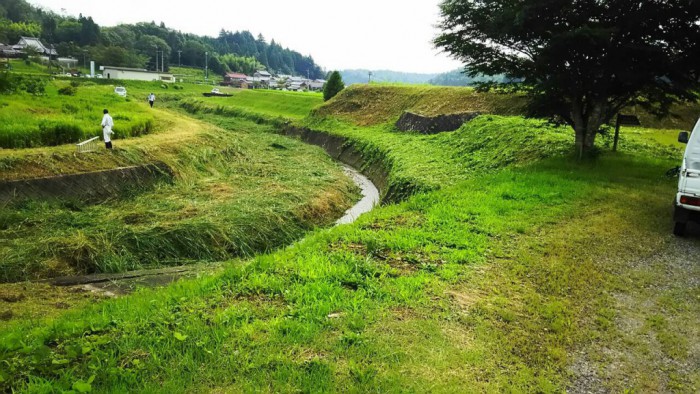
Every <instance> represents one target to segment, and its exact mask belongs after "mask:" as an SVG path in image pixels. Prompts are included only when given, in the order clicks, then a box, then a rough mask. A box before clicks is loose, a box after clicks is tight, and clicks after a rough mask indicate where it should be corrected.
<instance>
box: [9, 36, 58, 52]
mask: <svg viewBox="0 0 700 394" xmlns="http://www.w3.org/2000/svg"><path fill="white" fill-rule="evenodd" d="M27 48H32V49H34V50H35V51H36V52H37V53H38V54H39V55H43V56H58V52H56V50H55V49H53V48H48V47H46V46H45V45H44V44H43V43H42V42H41V40H39V39H38V38H36V37H21V38H20V39H19V42H18V43H17V44H15V45H13V46H12V49H14V50H16V51H22V52H23V51H25V50H26V49H27Z"/></svg>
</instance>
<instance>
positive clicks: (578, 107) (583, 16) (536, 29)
mask: <svg viewBox="0 0 700 394" xmlns="http://www.w3.org/2000/svg"><path fill="white" fill-rule="evenodd" d="M440 10H441V23H440V28H441V30H442V34H441V35H440V36H438V37H437V38H436V39H435V44H436V46H437V47H438V48H441V49H443V50H444V51H446V52H447V53H449V54H451V55H453V56H454V57H455V58H457V59H460V60H462V61H463V62H464V63H465V66H466V70H467V73H468V74H469V75H470V76H476V75H478V74H485V75H498V74H505V75H506V76H507V77H509V78H510V80H511V81H512V82H513V84H511V87H518V88H521V89H522V90H524V91H525V92H527V94H528V96H529V109H530V112H531V114H533V115H537V116H543V115H544V116H553V117H556V118H558V119H561V120H563V121H565V122H567V123H568V124H569V125H571V127H572V128H573V129H574V132H575V134H576V146H577V148H578V150H579V152H580V153H581V154H582V155H583V154H585V153H587V152H588V151H590V150H591V149H592V148H593V146H594V143H595V138H596V135H597V134H598V132H599V130H600V127H601V126H602V125H603V124H605V123H608V122H610V120H611V119H612V118H613V117H614V116H615V114H617V113H618V112H619V111H620V110H621V109H622V108H624V107H625V106H628V105H631V104H641V105H644V106H646V107H647V108H648V109H649V110H652V111H653V112H655V113H657V114H658V115H665V114H667V113H668V110H669V107H670V105H671V104H672V103H674V102H676V101H678V100H696V99H697V92H698V89H700V84H699V83H698V81H699V75H698V66H699V65H700V1H698V0H637V1H632V0H528V1H523V0H445V1H444V2H443V3H441V5H440Z"/></svg>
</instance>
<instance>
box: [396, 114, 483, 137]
mask: <svg viewBox="0 0 700 394" xmlns="http://www.w3.org/2000/svg"><path fill="white" fill-rule="evenodd" d="M479 115H480V114H479V113H478V112H465V113H461V114H451V115H438V116H433V117H430V116H422V115H418V114H414V113H411V112H404V113H403V115H401V117H400V118H399V120H398V122H396V128H397V129H399V130H401V131H417V132H419V133H423V134H437V133H441V132H443V131H455V130H457V129H458V128H460V127H461V126H462V125H463V124H464V123H466V122H469V121H470V120H472V119H474V118H476V117H477V116H479Z"/></svg>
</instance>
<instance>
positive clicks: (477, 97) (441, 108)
mask: <svg viewBox="0 0 700 394" xmlns="http://www.w3.org/2000/svg"><path fill="white" fill-rule="evenodd" d="M523 105H524V100H523V98H522V97H517V96H515V97H514V96H512V95H508V94H496V93H477V92H475V91H474V90H473V89H469V88H458V87H436V86H420V87H415V86H395V85H388V86H386V85H382V84H377V85H353V86H351V87H350V88H348V89H345V90H344V91H343V92H341V93H340V94H339V95H338V98H337V99H335V100H331V101H330V102H329V103H328V105H325V106H323V107H321V108H319V109H318V111H315V113H314V115H315V116H316V117H324V116H332V117H334V118H336V119H340V120H342V121H344V122H346V123H352V124H355V125H359V126H372V125H377V124H382V123H385V122H388V121H391V122H395V121H396V120H397V119H398V117H399V116H400V115H401V114H402V113H403V111H411V112H415V113H419V114H423V115H427V116H431V115H437V114H446V113H459V112H481V113H484V114H495V115H522V114H523ZM623 112H624V113H628V114H634V115H637V116H638V117H639V118H640V120H641V122H642V125H643V126H644V127H647V128H656V129H665V128H668V129H670V128H681V129H686V130H689V129H691V128H692V126H693V125H695V121H696V120H697V118H698V116H697V114H698V113H699V112H700V104H682V105H674V106H673V107H672V108H671V113H672V114H673V116H671V117H669V118H665V119H657V118H656V117H654V116H652V115H649V114H648V113H647V112H645V111H644V110H643V109H641V108H636V107H632V108H628V109H626V110H625V111H623Z"/></svg>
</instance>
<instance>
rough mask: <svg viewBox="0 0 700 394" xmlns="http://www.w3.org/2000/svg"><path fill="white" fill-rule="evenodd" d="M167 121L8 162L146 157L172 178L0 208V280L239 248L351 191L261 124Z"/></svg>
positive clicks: (293, 234) (250, 248) (302, 227)
mask: <svg viewBox="0 0 700 394" xmlns="http://www.w3.org/2000/svg"><path fill="white" fill-rule="evenodd" d="M171 117H172V119H174V120H176V121H178V122H177V124H174V125H173V126H172V127H173V128H174V130H172V133H169V132H163V133H159V134H154V135H151V136H147V137H144V138H142V139H139V140H133V141H125V142H124V143H123V145H117V147H118V148H119V149H117V150H116V151H115V152H106V151H104V150H100V151H99V152H96V153H92V154H89V155H85V156H86V157H89V159H85V160H86V161H82V162H76V160H74V156H73V155H74V154H73V153H72V152H70V151H68V152H63V151H60V150H59V151H55V152H51V150H49V149H48V148H41V149H39V152H36V153H34V154H27V152H25V151H20V153H24V154H20V155H19V156H18V157H17V158H16V160H14V161H12V163H14V168H15V169H17V168H23V167H25V165H24V164H25V163H32V162H39V163H40V165H41V167H40V168H39V169H37V170H35V171H33V172H34V173H35V174H36V173H39V172H40V170H41V168H44V167H45V168H49V167H53V164H54V163H56V162H58V163H63V162H65V163H69V164H64V167H63V168H64V169H68V168H66V166H67V165H69V166H71V168H70V169H73V167H80V168H81V169H84V168H85V167H88V166H90V164H91V162H90V161H89V160H93V164H94V162H97V163H98V164H99V165H104V166H114V165H115V164H116V163H124V164H126V163H133V164H136V163H138V164H143V163H148V162H154V161H158V162H164V163H166V164H167V165H168V166H170V167H171V168H173V169H174V170H175V173H176V178H175V180H174V182H173V183H172V184H170V183H163V184H159V185H158V186H157V187H156V188H155V189H153V190H147V191H141V192H137V193H134V194H133V195H126V196H114V199H110V200H108V201H105V202H102V203H99V204H91V203H87V202H81V201H54V202H50V201H49V202H36V201H29V202H22V203H16V204H14V205H12V206H8V207H5V209H3V210H2V211H1V212H0V234H1V235H0V239H1V240H2V241H0V261H1V263H0V266H1V269H0V271H1V272H2V276H1V277H0V281H15V280H22V279H29V278H40V277H50V276H57V275H69V274H79V273H92V272H121V271H125V270H133V269H139V268H147V267H149V268H150V267H157V266H167V265H180V264H185V263H189V262H192V261H219V260H224V259H227V258H230V257H231V256H251V255H253V254H255V253H259V252H264V251H269V250H272V249H274V248H276V247H279V246H281V245H285V244H288V243H290V242H292V241H293V240H295V239H297V238H298V237H300V235H301V234H303V233H304V232H305V231H308V230H310V229H312V228H313V227H314V226H316V225H326V224H329V223H332V221H333V220H334V219H336V218H337V217H338V216H340V214H341V213H342V212H343V211H344V210H345V209H346V208H347V207H349V206H350V205H351V201H352V198H353V197H355V194H354V193H355V192H354V189H355V187H354V185H353V184H352V182H351V181H350V180H349V179H348V178H347V177H345V176H344V175H343V172H342V170H341V169H340V168H339V167H338V166H337V165H336V164H335V163H333V162H332V160H330V158H328V157H327V156H326V155H325V154H323V152H322V151H321V150H320V149H318V148H314V147H310V146H307V145H304V144H302V143H300V142H297V141H290V140H288V139H285V138H283V137H281V136H278V135H276V134H274V133H273V132H272V129H271V128H270V127H269V126H263V125H256V124H254V123H252V122H250V121H245V120H231V121H230V122H227V123H226V125H225V126H226V129H221V128H216V127H212V126H202V125H201V124H199V123H197V122H194V121H192V120H189V121H185V120H183V119H179V118H178V116H177V115H175V114H172V116H171ZM188 124H189V125H192V126H191V127H188ZM175 130H177V131H175ZM83 157H84V156H82V155H81V156H80V158H81V159H82V158H83ZM77 172H80V171H77Z"/></svg>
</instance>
